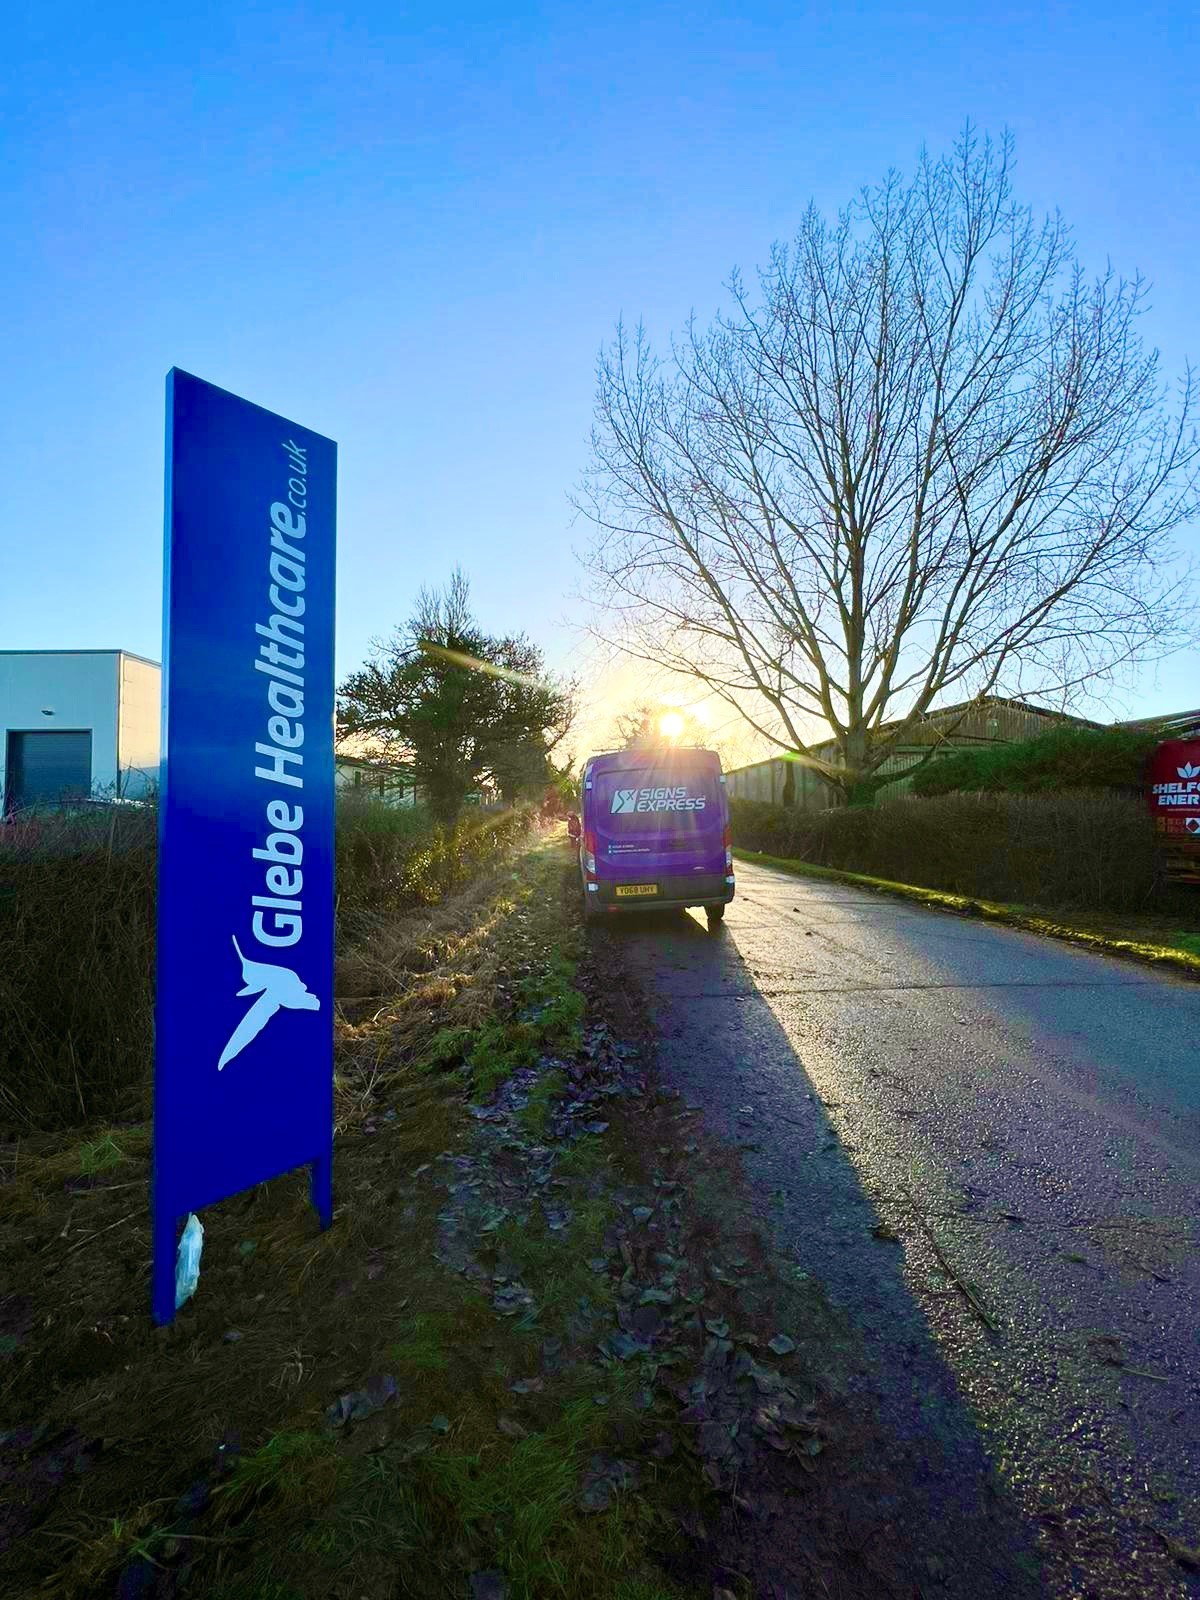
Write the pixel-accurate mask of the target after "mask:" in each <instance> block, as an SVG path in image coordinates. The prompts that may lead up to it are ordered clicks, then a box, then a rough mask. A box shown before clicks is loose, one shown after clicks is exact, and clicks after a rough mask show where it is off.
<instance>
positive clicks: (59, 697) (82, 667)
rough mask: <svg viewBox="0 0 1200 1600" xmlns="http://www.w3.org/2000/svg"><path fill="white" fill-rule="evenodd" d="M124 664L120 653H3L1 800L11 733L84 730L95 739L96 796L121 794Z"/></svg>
mask: <svg viewBox="0 0 1200 1600" xmlns="http://www.w3.org/2000/svg"><path fill="white" fill-rule="evenodd" d="M119 662H120V652H119V651H116V650H29V651H8V652H4V651H0V794H4V793H6V792H7V790H6V783H5V773H4V766H3V763H4V761H5V759H6V755H7V747H8V734H9V732H10V731H13V732H26V731H31V732H34V733H53V732H64V733H65V732H68V731H74V730H83V729H90V730H91V734H92V793H93V794H97V793H106V792H107V793H115V792H116V787H117V775H118V763H117V705H118V672H119ZM47 710H49V711H51V712H52V713H53V715H51V716H46V715H45V712H46V711H47Z"/></svg>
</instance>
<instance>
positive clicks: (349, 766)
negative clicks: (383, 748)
mask: <svg viewBox="0 0 1200 1600" xmlns="http://www.w3.org/2000/svg"><path fill="white" fill-rule="evenodd" d="M334 784H335V785H336V787H337V788H338V789H339V790H346V791H349V792H353V791H355V790H357V791H358V792H360V793H362V794H367V795H370V796H371V798H372V799H375V800H382V801H383V803H384V805H389V806H404V807H409V806H415V805H416V803H417V799H418V795H417V789H416V786H415V785H414V784H413V782H412V780H411V779H409V778H404V777H400V778H397V777H396V776H395V769H385V770H383V771H380V770H378V769H373V768H371V767H363V766H359V765H358V763H357V762H353V761H338V762H336V763H335V765H334Z"/></svg>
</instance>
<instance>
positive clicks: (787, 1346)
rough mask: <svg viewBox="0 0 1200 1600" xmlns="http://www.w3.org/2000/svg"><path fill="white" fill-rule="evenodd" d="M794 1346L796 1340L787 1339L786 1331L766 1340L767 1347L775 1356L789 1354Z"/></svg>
mask: <svg viewBox="0 0 1200 1600" xmlns="http://www.w3.org/2000/svg"><path fill="white" fill-rule="evenodd" d="M795 1348H796V1341H795V1340H794V1339H789V1338H788V1336H787V1334H786V1333H777V1334H776V1335H775V1337H774V1338H773V1339H770V1340H768V1342H767V1349H768V1350H770V1351H771V1352H772V1354H773V1355H777V1356H790V1355H791V1353H792V1351H793V1350H794V1349H795Z"/></svg>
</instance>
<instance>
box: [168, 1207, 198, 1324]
mask: <svg viewBox="0 0 1200 1600" xmlns="http://www.w3.org/2000/svg"><path fill="white" fill-rule="evenodd" d="M203 1248H204V1226H203V1224H202V1223H201V1221H200V1218H199V1217H198V1216H197V1215H196V1213H195V1212H194V1211H192V1212H189V1214H188V1219H187V1223H186V1225H185V1227H184V1230H183V1237H182V1238H181V1239H180V1241H179V1254H178V1255H177V1256H176V1258H175V1309H176V1311H178V1310H179V1308H180V1306H181V1305H182V1304H183V1302H184V1301H185V1300H190V1299H191V1297H192V1296H193V1295H194V1294H195V1292H196V1285H197V1284H198V1283H199V1282H200V1252H201V1250H203Z"/></svg>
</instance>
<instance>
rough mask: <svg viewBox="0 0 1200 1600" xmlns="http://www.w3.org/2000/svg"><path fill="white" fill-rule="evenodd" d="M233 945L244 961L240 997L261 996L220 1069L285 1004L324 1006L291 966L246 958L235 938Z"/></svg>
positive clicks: (226, 1051) (298, 1008)
mask: <svg viewBox="0 0 1200 1600" xmlns="http://www.w3.org/2000/svg"><path fill="white" fill-rule="evenodd" d="M233 948H234V949H235V950H236V951H237V953H238V960H239V961H240V962H241V963H242V987H241V988H240V989H239V990H238V998H239V999H240V998H241V997H242V996H243V995H247V994H256V995H257V996H258V999H257V1000H256V1001H255V1002H254V1004H253V1005H252V1006H251V1007H250V1009H249V1011H247V1013H246V1015H245V1016H244V1017H243V1018H242V1020H241V1021H240V1022H239V1023H238V1025H237V1027H236V1028H235V1029H234V1030H233V1036H232V1037H231V1039H230V1041H229V1043H228V1044H227V1045H226V1046H225V1048H224V1050H222V1051H221V1059H220V1061H218V1062H217V1071H218V1072H220V1071H223V1070H224V1068H225V1067H227V1066H228V1065H229V1063H230V1062H231V1061H232V1060H233V1058H234V1056H236V1055H240V1054H241V1052H242V1051H243V1050H244V1049H245V1048H246V1046H247V1045H248V1044H249V1043H250V1041H251V1040H252V1039H257V1038H258V1036H259V1034H260V1033H261V1032H262V1031H263V1029H264V1028H265V1027H266V1025H267V1023H268V1022H270V1020H271V1018H272V1017H273V1016H274V1015H275V1013H276V1012H277V1011H280V1010H282V1009H283V1008H284V1007H286V1008H287V1009H288V1010H289V1011H319V1010H320V1009H321V1001H320V999H319V998H318V996H317V995H315V994H312V993H310V991H309V989H308V987H307V985H306V984H305V983H304V982H303V980H302V979H301V978H299V977H297V975H296V974H295V973H294V972H293V971H292V969H291V968H290V967H276V966H272V965H271V964H270V963H269V962H266V961H247V960H246V957H245V956H244V955H243V954H242V950H241V946H240V945H239V944H238V942H237V939H236V938H235V939H234V941H233Z"/></svg>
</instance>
